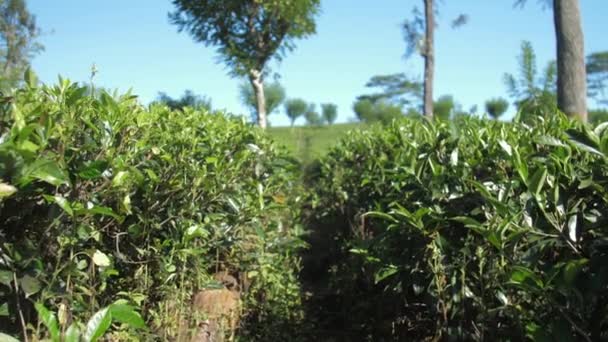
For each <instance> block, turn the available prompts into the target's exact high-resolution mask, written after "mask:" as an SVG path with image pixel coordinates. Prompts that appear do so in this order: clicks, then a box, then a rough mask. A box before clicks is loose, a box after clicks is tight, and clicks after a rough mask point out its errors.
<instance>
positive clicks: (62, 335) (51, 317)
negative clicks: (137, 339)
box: [36, 300, 145, 342]
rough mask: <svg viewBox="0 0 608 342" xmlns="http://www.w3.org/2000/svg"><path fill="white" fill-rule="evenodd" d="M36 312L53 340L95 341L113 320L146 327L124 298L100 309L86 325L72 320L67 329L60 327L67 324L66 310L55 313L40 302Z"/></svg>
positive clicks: (72, 341) (67, 341) (140, 327)
mask: <svg viewBox="0 0 608 342" xmlns="http://www.w3.org/2000/svg"><path fill="white" fill-rule="evenodd" d="M36 312H37V313H38V317H39V319H40V321H41V323H42V324H43V325H44V326H45V327H46V329H47V331H48V333H49V335H50V337H51V341H65V342H79V341H84V342H94V341H97V340H98V339H99V338H100V337H102V336H103V335H105V334H106V332H107V331H108V329H109V328H110V327H111V325H112V321H116V322H119V323H122V324H125V325H127V326H130V327H132V328H136V329H142V328H144V327H145V323H144V320H143V319H142V317H141V316H140V314H139V313H138V312H137V311H135V309H134V308H133V307H132V306H130V305H128V304H127V303H126V301H124V300H123V301H117V302H115V303H112V304H110V305H109V306H107V307H105V308H102V309H100V310H99V311H97V312H96V313H95V314H93V316H91V318H90V319H89V321H88V322H87V323H86V324H85V325H82V324H80V323H79V322H72V323H71V324H70V325H69V327H67V329H65V330H63V329H61V328H60V325H61V326H65V325H66V324H67V322H65V321H64V320H65V319H66V318H67V317H66V316H65V312H62V311H60V312H59V315H55V313H53V312H51V311H49V310H48V309H47V308H45V307H44V305H42V304H40V303H38V304H36ZM57 316H59V321H58V320H57Z"/></svg>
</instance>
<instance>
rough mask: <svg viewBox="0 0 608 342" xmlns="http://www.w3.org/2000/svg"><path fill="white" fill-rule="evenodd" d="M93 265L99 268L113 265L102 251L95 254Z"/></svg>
mask: <svg viewBox="0 0 608 342" xmlns="http://www.w3.org/2000/svg"><path fill="white" fill-rule="evenodd" d="M92 259H93V263H95V265H97V266H99V267H109V266H110V265H111V261H110V258H109V257H108V256H107V255H106V254H104V253H103V252H102V251H100V250H96V251H95V253H93V258H92Z"/></svg>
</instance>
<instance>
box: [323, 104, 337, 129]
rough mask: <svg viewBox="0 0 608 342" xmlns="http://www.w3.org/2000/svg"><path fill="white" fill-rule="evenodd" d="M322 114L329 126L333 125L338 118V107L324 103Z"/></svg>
mask: <svg viewBox="0 0 608 342" xmlns="http://www.w3.org/2000/svg"><path fill="white" fill-rule="evenodd" d="M321 114H322V115H323V119H325V122H327V124H328V125H332V124H333V123H334V122H335V121H336V119H337V118H338V106H336V105H335V104H333V103H324V104H322V105H321Z"/></svg>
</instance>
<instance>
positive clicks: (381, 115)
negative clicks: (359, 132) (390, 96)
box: [353, 99, 403, 124]
mask: <svg viewBox="0 0 608 342" xmlns="http://www.w3.org/2000/svg"><path fill="white" fill-rule="evenodd" d="M353 111H354V112H355V115H357V119H358V120H359V121H361V122H365V123H372V122H381V123H385V124H388V123H390V122H391V121H393V120H394V119H397V118H400V117H402V116H403V112H402V111H401V107H400V106H398V105H394V104H391V103H387V102H386V101H378V102H372V101H370V100H367V99H364V100H357V101H356V102H355V103H354V104H353Z"/></svg>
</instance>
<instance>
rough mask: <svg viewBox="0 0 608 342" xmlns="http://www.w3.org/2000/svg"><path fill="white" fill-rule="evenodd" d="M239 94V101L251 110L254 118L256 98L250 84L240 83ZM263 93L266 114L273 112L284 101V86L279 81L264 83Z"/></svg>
mask: <svg viewBox="0 0 608 342" xmlns="http://www.w3.org/2000/svg"><path fill="white" fill-rule="evenodd" d="M239 94H240V97H241V102H242V103H243V105H245V107H247V108H248V109H249V111H250V112H251V116H252V117H253V118H255V116H256V113H257V99H256V97H255V92H254V89H253V87H252V86H251V84H249V83H241V85H240V86H239ZM264 94H265V96H266V113H267V114H268V115H270V114H272V113H274V112H275V111H276V110H277V109H279V107H280V106H281V104H282V103H283V101H285V88H283V86H282V85H281V84H280V83H279V82H276V81H275V82H273V83H270V84H264Z"/></svg>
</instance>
